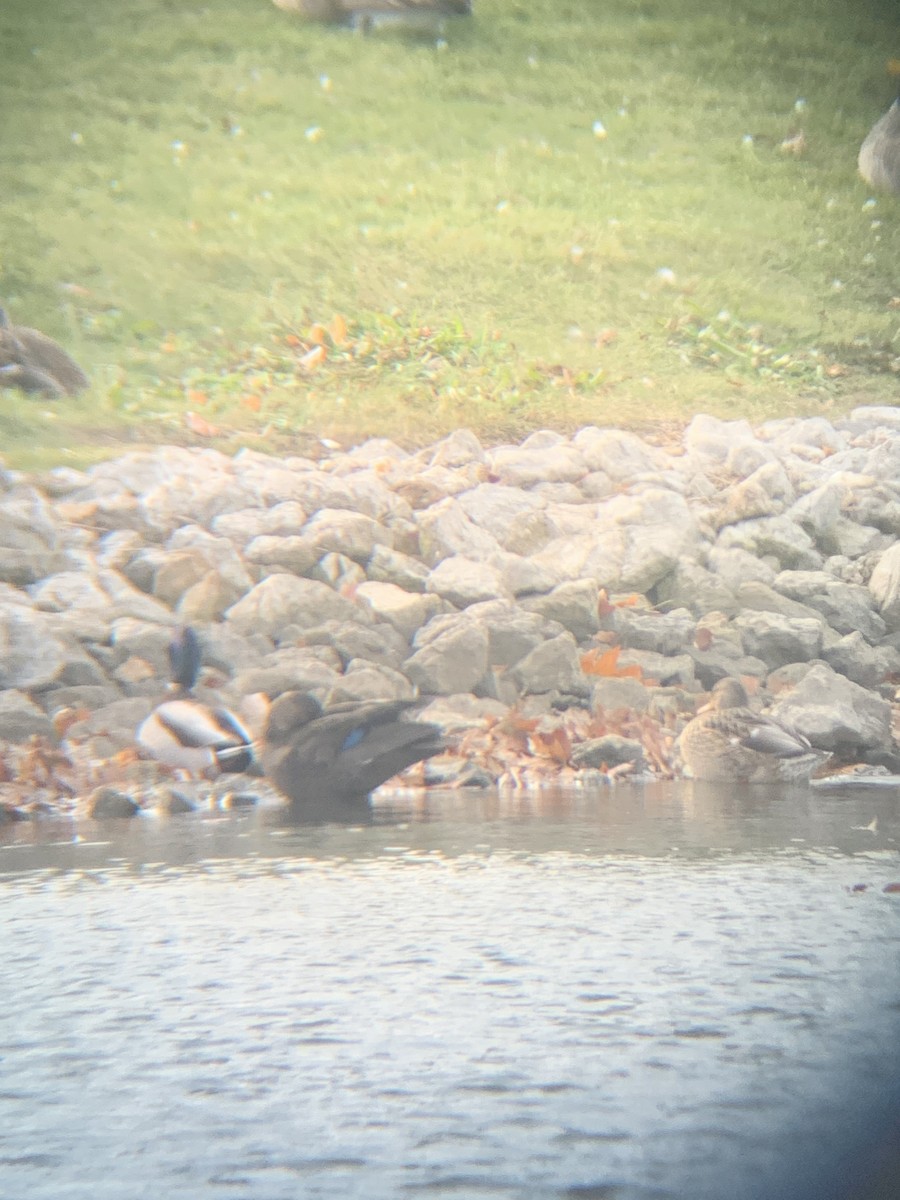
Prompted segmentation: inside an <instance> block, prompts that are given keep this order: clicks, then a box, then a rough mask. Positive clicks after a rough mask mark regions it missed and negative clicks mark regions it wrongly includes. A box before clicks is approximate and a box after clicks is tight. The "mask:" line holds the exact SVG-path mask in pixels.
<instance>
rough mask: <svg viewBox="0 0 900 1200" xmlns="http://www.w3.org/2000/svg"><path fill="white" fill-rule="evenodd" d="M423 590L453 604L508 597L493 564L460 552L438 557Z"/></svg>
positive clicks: (460, 604) (465, 604)
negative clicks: (476, 559) (479, 560)
mask: <svg viewBox="0 0 900 1200" xmlns="http://www.w3.org/2000/svg"><path fill="white" fill-rule="evenodd" d="M425 590H426V591H427V592H430V593H433V594H434V595H437V596H440V597H441V599H442V600H447V601H448V602H449V603H450V604H454V605H455V606H456V607H457V608H467V607H468V606H469V605H470V604H478V603H480V602H481V601H483V600H497V599H501V598H505V597H509V593H508V592H507V591H506V588H505V587H504V586H503V578H502V576H501V574H500V572H499V571H498V570H497V568H496V567H492V566H490V565H489V564H488V563H479V562H473V561H472V560H471V559H470V558H466V557H465V556H464V555H462V554H454V555H452V556H451V557H450V558H444V559H442V560H441V561H440V562H439V563H438V565H437V566H436V567H435V568H434V569H433V570H432V572H431V573H430V575H429V576H428V580H427V582H426V585H425ZM510 598H511V597H510Z"/></svg>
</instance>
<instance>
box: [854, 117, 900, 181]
mask: <svg viewBox="0 0 900 1200" xmlns="http://www.w3.org/2000/svg"><path fill="white" fill-rule="evenodd" d="M858 164H859V173H860V175H862V177H863V179H864V180H865V181H866V183H867V184H869V186H870V187H873V188H878V189H879V190H880V191H885V192H893V193H894V195H895V196H900V96H898V97H897V99H896V100H895V101H894V103H893V104H892V105H891V107H890V108H889V109H888V110H887V112H886V113H885V114H884V116H883V117H881V118H880V120H878V121H876V122H875V124H874V125H873V126H872V128H871V129H870V130H869V134H868V136H867V137H866V140H865V141H864V142H863V144H862V146H861V147H860V151H859V160H858Z"/></svg>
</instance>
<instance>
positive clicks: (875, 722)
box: [772, 663, 891, 758]
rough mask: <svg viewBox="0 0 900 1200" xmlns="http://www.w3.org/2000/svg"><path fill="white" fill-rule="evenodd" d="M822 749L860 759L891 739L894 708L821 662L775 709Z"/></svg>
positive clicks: (880, 747)
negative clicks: (865, 753)
mask: <svg viewBox="0 0 900 1200" xmlns="http://www.w3.org/2000/svg"><path fill="white" fill-rule="evenodd" d="M772 713H773V715H774V716H775V717H777V718H778V719H779V720H781V721H787V722H788V723H789V724H791V725H795V726H796V727H797V729H799V730H800V732H801V733H803V734H805V736H806V737H808V738H809V740H810V741H811V742H812V744H813V745H814V746H818V747H819V748H820V749H822V750H831V751H833V752H834V753H837V754H840V755H844V756H847V757H850V758H852V757H854V756H856V755H858V754H860V753H863V752H865V751H867V750H873V749H884V748H887V747H888V746H889V745H890V741H891V707H890V705H889V704H888V702H887V701H886V700H882V699H881V697H880V696H876V695H873V694H872V693H871V692H868V691H866V689H865V688H862V687H860V686H859V684H856V683H853V682H852V681H851V680H849V679H845V678H844V676H843V675H838V674H837V673H836V672H834V671H833V670H832V669H831V668H830V667H829V666H826V665H825V663H818V664H816V665H814V666H813V667H811V668H810V670H809V671H807V672H806V674H805V675H804V676H803V678H802V679H801V680H800V681H799V682H798V684H797V686H796V687H795V688H794V689H793V691H791V692H788V693H785V694H784V695H783V697H782V698H781V699H779V701H778V703H777V704H776V705H775V706H774V708H773V709H772Z"/></svg>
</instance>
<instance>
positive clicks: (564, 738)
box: [528, 728, 572, 763]
mask: <svg viewBox="0 0 900 1200" xmlns="http://www.w3.org/2000/svg"><path fill="white" fill-rule="evenodd" d="M528 748H529V750H530V751H531V753H532V754H535V755H537V756H538V757H540V758H552V759H553V761H554V762H560V763H564V762H568V761H569V755H570V754H571V753H572V743H571V740H570V739H569V735H568V734H567V733H566V731H565V729H562V728H559V729H552V730H551V731H550V732H549V733H539V732H535V733H533V734H532V735H531V736H530V737H529V739H528Z"/></svg>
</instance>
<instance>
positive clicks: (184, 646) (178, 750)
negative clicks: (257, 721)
mask: <svg viewBox="0 0 900 1200" xmlns="http://www.w3.org/2000/svg"><path fill="white" fill-rule="evenodd" d="M169 662H170V664H171V668H172V689H171V691H172V697H171V699H168V700H164V701H163V703H162V704H160V705H158V706H157V707H156V708H155V709H154V710H153V712H152V713H151V714H150V716H149V717H147V719H146V720H145V721H144V722H143V724H142V725H141V726H140V728H139V729H138V731H137V741H138V745H140V746H142V747H143V749H144V750H146V751H147V753H148V754H150V755H152V756H153V758H156V759H159V761H160V762H164V763H167V764H168V765H169V766H170V767H181V768H183V769H184V770H186V771H190V772H192V773H193V774H203V773H205V772H206V771H209V770H211V769H214V770H215V771H217V772H219V771H227V772H234V773H237V772H241V771H249V770H252V769H253V767H254V766H255V761H256V760H255V756H254V753H253V745H252V742H253V739H252V738H251V736H250V734H249V733H248V732H247V730H246V729H245V728H244V726H243V725H242V724H241V722H240V721H239V720H238V719H237V717H236V716H235V715H234V713H233V712H230V711H229V710H228V709H227V708H212V707H210V706H209V705H208V704H202V703H201V702H200V701H199V700H197V699H195V697H194V696H193V695H192V692H193V689H194V686H195V684H196V682H197V676H198V675H199V673H200V662H201V652H200V642H199V640H198V638H197V634H196V633H195V632H194V630H193V629H192V628H191V627H190V626H189V625H185V626H183V627H182V628H180V629H178V630H177V631H176V633H175V635H174V637H173V638H172V641H171V642H170V643H169Z"/></svg>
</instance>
